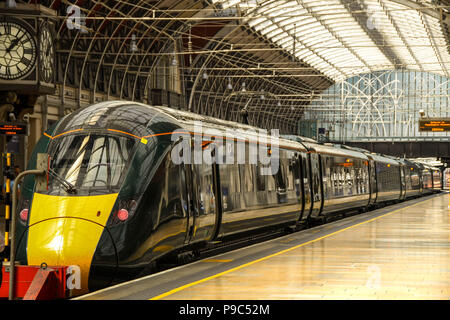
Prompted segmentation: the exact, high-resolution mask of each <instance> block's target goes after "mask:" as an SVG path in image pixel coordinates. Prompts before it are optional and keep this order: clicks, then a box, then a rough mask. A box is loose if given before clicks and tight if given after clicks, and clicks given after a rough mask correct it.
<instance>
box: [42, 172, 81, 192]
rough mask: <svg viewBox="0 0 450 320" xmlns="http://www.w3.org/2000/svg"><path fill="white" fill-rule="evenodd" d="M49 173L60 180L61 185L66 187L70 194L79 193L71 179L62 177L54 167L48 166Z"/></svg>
mask: <svg viewBox="0 0 450 320" xmlns="http://www.w3.org/2000/svg"><path fill="white" fill-rule="evenodd" d="M47 171H48V173H50V174H51V175H52V177H54V178H55V179H56V180H58V182H59V183H60V184H61V186H62V187H63V188H64V190H66V192H67V193H69V194H76V193H77V189H76V188H75V186H74V185H73V184H71V183H70V182H69V181H67V180H66V179H64V178H62V177H60V176H59V175H58V174H57V173H56V172H55V171H53V169H50V168H48V170H47Z"/></svg>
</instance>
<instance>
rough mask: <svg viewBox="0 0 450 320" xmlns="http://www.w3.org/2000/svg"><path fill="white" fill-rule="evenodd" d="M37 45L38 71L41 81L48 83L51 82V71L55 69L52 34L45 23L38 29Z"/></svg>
mask: <svg viewBox="0 0 450 320" xmlns="http://www.w3.org/2000/svg"><path fill="white" fill-rule="evenodd" d="M39 44H40V46H39V49H40V50H39V66H40V68H39V71H40V74H41V79H42V80H44V81H45V82H49V83H50V82H52V81H53V69H54V68H55V66H54V64H55V49H54V45H53V37H52V33H51V31H50V29H49V27H48V24H47V23H46V22H44V23H43V24H42V25H41V28H40V34H39Z"/></svg>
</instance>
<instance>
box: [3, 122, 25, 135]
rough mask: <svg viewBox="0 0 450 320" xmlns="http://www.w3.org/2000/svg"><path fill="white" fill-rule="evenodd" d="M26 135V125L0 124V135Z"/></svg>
mask: <svg viewBox="0 0 450 320" xmlns="http://www.w3.org/2000/svg"><path fill="white" fill-rule="evenodd" d="M27 134H28V128H27V124H26V123H20V122H18V123H11V122H0V135H7V136H14V135H27Z"/></svg>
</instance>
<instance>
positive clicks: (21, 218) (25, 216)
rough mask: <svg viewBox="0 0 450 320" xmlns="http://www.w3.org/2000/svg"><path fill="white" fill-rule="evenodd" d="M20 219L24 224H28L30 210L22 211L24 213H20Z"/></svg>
mask: <svg viewBox="0 0 450 320" xmlns="http://www.w3.org/2000/svg"><path fill="white" fill-rule="evenodd" d="M19 218H20V220H22V221H23V222H27V220H28V209H26V208H25V209H22V211H20V213H19Z"/></svg>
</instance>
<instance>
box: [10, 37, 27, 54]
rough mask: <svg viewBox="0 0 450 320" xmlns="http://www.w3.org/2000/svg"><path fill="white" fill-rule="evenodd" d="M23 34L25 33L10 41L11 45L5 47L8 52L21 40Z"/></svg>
mask: <svg viewBox="0 0 450 320" xmlns="http://www.w3.org/2000/svg"><path fill="white" fill-rule="evenodd" d="M24 36H25V33H24V34H23V35H22V36H21V37H20V38H16V39H14V40H13V41H11V45H10V46H9V47H8V48H7V49H6V52H8V53H9V52H10V51H11V49H12V48H14V47H15V46H16V45H17V44H18V43H19V41H20V40H22V38H23V37H24Z"/></svg>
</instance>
